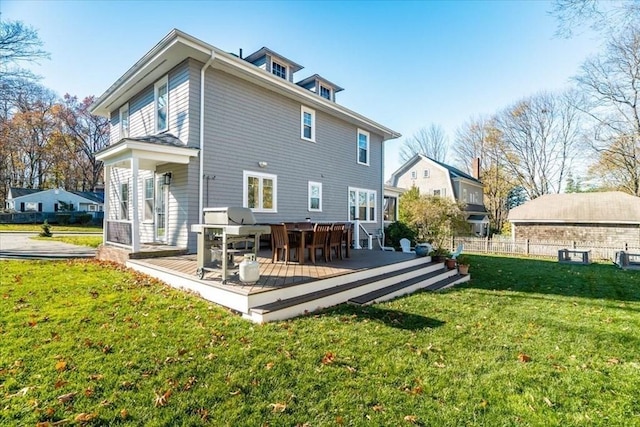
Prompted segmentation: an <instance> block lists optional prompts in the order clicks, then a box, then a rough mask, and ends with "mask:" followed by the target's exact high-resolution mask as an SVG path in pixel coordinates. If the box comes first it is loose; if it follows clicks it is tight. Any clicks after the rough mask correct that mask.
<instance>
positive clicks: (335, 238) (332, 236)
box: [324, 224, 344, 262]
mask: <svg viewBox="0 0 640 427" xmlns="http://www.w3.org/2000/svg"><path fill="white" fill-rule="evenodd" d="M343 232H344V224H333V225H332V226H331V231H330V232H329V238H328V239H327V248H326V251H325V257H324V259H325V261H327V262H329V261H332V260H333V257H332V254H333V252H332V249H333V250H335V252H336V258H339V259H343V257H342V233H343Z"/></svg>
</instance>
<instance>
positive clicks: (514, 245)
mask: <svg viewBox="0 0 640 427" xmlns="http://www.w3.org/2000/svg"><path fill="white" fill-rule="evenodd" d="M460 244H463V245H464V251H465V252H469V253H484V254H487V253H489V254H498V255H516V256H528V257H537V258H557V256H558V251H559V250H561V249H570V250H585V251H591V257H590V258H591V259H592V260H608V261H612V260H614V259H615V254H616V252H618V251H625V252H631V253H640V243H639V242H633V243H625V244H624V245H623V246H612V245H608V244H606V243H603V242H581V241H558V240H555V241H551V240H549V241H546V240H545V241H534V240H529V239H521V240H513V239H511V238H510V237H503V236H493V237H454V238H453V239H452V241H451V248H452V249H453V248H457V247H458V245H460Z"/></svg>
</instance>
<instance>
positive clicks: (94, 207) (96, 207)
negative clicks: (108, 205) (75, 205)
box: [89, 205, 98, 212]
mask: <svg viewBox="0 0 640 427" xmlns="http://www.w3.org/2000/svg"><path fill="white" fill-rule="evenodd" d="M97 210H98V206H97V205H89V212H95V211H97Z"/></svg>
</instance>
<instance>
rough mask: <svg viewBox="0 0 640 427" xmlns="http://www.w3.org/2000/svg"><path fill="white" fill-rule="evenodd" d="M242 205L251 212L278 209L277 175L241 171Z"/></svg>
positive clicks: (275, 210)
mask: <svg viewBox="0 0 640 427" xmlns="http://www.w3.org/2000/svg"><path fill="white" fill-rule="evenodd" d="M242 180H243V187H242V188H243V190H242V206H244V207H245V208H250V209H251V210H252V211H253V212H277V211H278V176H277V175H271V174H267V173H261V172H253V171H243V172H242Z"/></svg>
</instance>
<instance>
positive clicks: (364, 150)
mask: <svg viewBox="0 0 640 427" xmlns="http://www.w3.org/2000/svg"><path fill="white" fill-rule="evenodd" d="M358 163H360V164H361V165H369V132H366V131H364V130H362V129H358Z"/></svg>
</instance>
